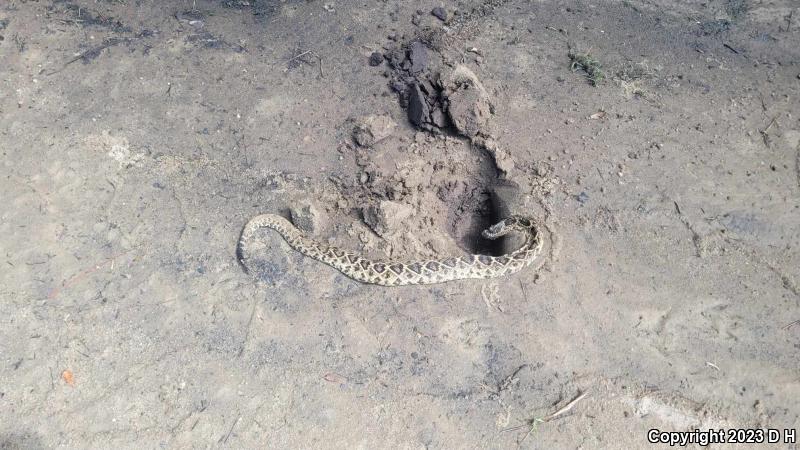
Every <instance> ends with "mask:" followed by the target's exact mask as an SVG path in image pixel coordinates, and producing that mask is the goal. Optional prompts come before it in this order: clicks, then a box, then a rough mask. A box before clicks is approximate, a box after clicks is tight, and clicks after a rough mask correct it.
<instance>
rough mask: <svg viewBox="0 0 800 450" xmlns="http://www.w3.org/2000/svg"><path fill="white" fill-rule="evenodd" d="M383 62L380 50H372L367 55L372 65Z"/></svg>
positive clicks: (378, 64)
mask: <svg viewBox="0 0 800 450" xmlns="http://www.w3.org/2000/svg"><path fill="white" fill-rule="evenodd" d="M382 62H383V54H382V53H381V52H372V54H371V55H369V65H370V66H372V67H375V66H380V65H381V63H382Z"/></svg>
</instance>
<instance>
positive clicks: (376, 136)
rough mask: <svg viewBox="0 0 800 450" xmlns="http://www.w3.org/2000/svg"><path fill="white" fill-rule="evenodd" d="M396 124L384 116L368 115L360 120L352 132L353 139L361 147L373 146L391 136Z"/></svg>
mask: <svg viewBox="0 0 800 450" xmlns="http://www.w3.org/2000/svg"><path fill="white" fill-rule="evenodd" d="M395 128H397V123H396V122H395V121H394V120H392V118H391V117H389V116H385V115H370V116H367V117H364V118H363V119H361V120H360V121H359V122H358V123H357V124H356V127H355V129H354V130H353V139H354V140H355V141H356V143H357V144H358V145H360V146H362V147H371V146H373V145H374V144H376V143H378V142H380V141H382V140H384V139H386V138H387V137H389V136H391V134H392V133H393V132H394V130H395Z"/></svg>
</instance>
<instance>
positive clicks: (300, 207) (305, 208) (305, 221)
mask: <svg viewBox="0 0 800 450" xmlns="http://www.w3.org/2000/svg"><path fill="white" fill-rule="evenodd" d="M289 213H290V214H291V216H292V223H294V225H295V226H296V227H297V228H299V229H301V230H303V231H307V232H309V233H315V232H318V231H319V230H320V229H321V228H322V216H321V214H320V212H319V210H318V209H317V208H316V207H315V206H314V204H312V203H311V202H309V201H308V200H301V201H300V202H298V203H296V204H294V205H292V206H291V207H290V209H289Z"/></svg>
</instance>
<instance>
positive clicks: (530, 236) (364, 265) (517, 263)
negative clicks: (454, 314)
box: [239, 214, 542, 286]
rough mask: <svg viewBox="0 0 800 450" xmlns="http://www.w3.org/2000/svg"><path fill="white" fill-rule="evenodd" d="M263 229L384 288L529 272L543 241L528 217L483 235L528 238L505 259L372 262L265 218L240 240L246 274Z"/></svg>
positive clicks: (284, 222) (273, 218) (276, 218)
mask: <svg viewBox="0 0 800 450" xmlns="http://www.w3.org/2000/svg"><path fill="white" fill-rule="evenodd" d="M263 227H266V228H272V229H273V230H275V231H277V232H278V233H280V235H281V236H282V237H283V238H284V239H285V240H286V242H287V243H288V244H289V245H290V246H291V247H292V248H294V249H295V250H297V251H298V252H300V253H302V254H304V255H306V256H310V257H311V258H314V259H316V260H319V261H322V262H324V263H325V264H327V265H329V266H332V267H334V268H336V269H338V270H339V271H340V272H342V273H343V274H345V275H347V276H348V277H350V278H352V279H354V280H357V281H361V282H363V283H372V284H379V285H382V286H402V285H407V284H434V283H443V282H445V281H452V280H461V279H465V278H496V277H502V276H505V275H509V274H512V273H515V272H519V271H520V270H522V269H523V268H524V267H527V266H529V265H530V264H531V263H532V262H533V261H534V260H535V259H536V257H537V256H538V255H539V253H540V252H541V250H542V239H541V237H540V236H539V233H538V231H537V228H536V226H535V224H534V222H533V221H532V220H531V219H529V218H526V217H521V216H511V217H509V218H507V219H503V220H502V221H500V222H499V223H497V224H495V225H492V226H491V227H489V228H488V229H486V230H484V231H483V236H484V237H485V238H488V239H497V238H498V237H500V236H503V235H505V234H508V233H510V232H512V231H520V232H524V233H525V243H524V244H523V245H522V246H521V247H520V248H519V249H517V250H515V251H513V252H511V253H508V254H505V255H502V256H487V255H468V256H458V257H450V258H444V259H431V260H420V261H408V262H400V261H372V260H369V259H367V258H364V257H361V256H359V255H357V254H355V253H350V252H347V251H344V250H342V249H339V248H336V247H331V246H327V245H324V244H321V243H319V242H317V241H315V240H313V239H311V238H308V237H306V235H305V234H304V233H303V232H302V231H300V230H298V229H297V228H295V226H294V225H292V223H291V222H289V221H288V220H286V219H284V218H283V217H281V216H278V215H275V214H262V215H259V216H256V217H254V218H252V219H250V221H249V222H247V225H245V227H244V229H243V230H242V234H241V237H240V238H239V256H240V261H241V262H242V265H243V266H244V267H245V268H247V264H246V262H245V259H246V256H247V247H248V243H249V242H250V241H251V240H252V238H253V235H254V234H255V232H256V231H257V230H259V229H260V228H263Z"/></svg>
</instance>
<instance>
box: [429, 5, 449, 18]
mask: <svg viewBox="0 0 800 450" xmlns="http://www.w3.org/2000/svg"><path fill="white" fill-rule="evenodd" d="M431 14H433V15H434V17H436V18H437V19H439V20H441V21H442V22H447V11H446V10H445V9H444V8H442V7H441V6H437V7H436V8H433V10H431Z"/></svg>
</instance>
